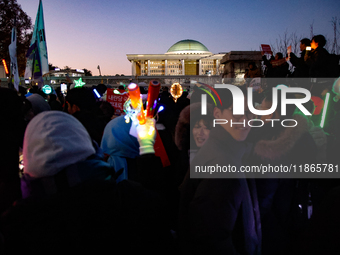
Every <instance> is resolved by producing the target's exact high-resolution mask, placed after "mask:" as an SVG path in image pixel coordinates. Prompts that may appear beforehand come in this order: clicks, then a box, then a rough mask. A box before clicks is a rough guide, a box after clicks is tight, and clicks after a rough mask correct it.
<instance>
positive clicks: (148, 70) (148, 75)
mask: <svg viewBox="0 0 340 255" xmlns="http://www.w3.org/2000/svg"><path fill="white" fill-rule="evenodd" d="M148 76H150V60H149V59H148Z"/></svg>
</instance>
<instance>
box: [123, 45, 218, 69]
mask: <svg viewBox="0 0 340 255" xmlns="http://www.w3.org/2000/svg"><path fill="white" fill-rule="evenodd" d="M224 55H225V53H218V54H213V53H211V52H210V51H209V50H208V49H207V47H206V46H204V45H203V44H202V43H200V42H198V41H195V40H189V39H187V40H182V41H179V42H177V43H175V44H174V45H172V46H171V47H170V48H169V50H168V51H167V52H166V53H164V54H127V55H126V56H127V59H128V60H129V61H130V62H131V71H132V76H163V75H164V76H176V75H220V74H222V73H223V70H224V65H223V64H221V59H222V58H223V56H224Z"/></svg>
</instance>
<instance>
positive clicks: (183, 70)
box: [181, 59, 185, 75]
mask: <svg viewBox="0 0 340 255" xmlns="http://www.w3.org/2000/svg"><path fill="white" fill-rule="evenodd" d="M181 64H182V75H185V69H184V59H182V60H181Z"/></svg>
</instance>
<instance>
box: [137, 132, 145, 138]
mask: <svg viewBox="0 0 340 255" xmlns="http://www.w3.org/2000/svg"><path fill="white" fill-rule="evenodd" d="M138 135H139V138H144V137H146V132H145V131H141V132H139V133H138Z"/></svg>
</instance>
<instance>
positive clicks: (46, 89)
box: [42, 85, 52, 95]
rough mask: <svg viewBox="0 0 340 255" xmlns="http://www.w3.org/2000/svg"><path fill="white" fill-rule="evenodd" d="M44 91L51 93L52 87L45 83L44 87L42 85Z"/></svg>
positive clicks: (47, 93)
mask: <svg viewBox="0 0 340 255" xmlns="http://www.w3.org/2000/svg"><path fill="white" fill-rule="evenodd" d="M42 91H43V92H44V93H45V94H46V95H49V94H51V93H52V88H51V86H49V85H45V86H44V87H42Z"/></svg>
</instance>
